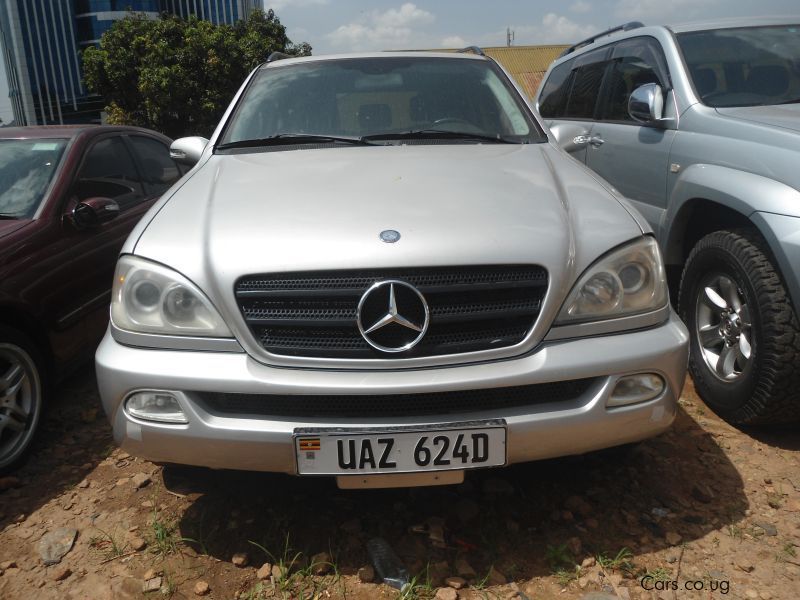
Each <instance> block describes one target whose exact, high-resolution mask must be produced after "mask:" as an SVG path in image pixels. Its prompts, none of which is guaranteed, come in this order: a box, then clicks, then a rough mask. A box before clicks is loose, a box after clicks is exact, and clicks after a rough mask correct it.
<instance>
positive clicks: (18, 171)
mask: <svg viewBox="0 0 800 600" xmlns="http://www.w3.org/2000/svg"><path fill="white" fill-rule="evenodd" d="M67 141H68V140H64V139H53V140H48V139H36V140H0V215H2V216H5V217H9V216H10V217H16V218H29V217H32V216H33V214H34V213H35V212H36V209H37V208H38V207H39V204H41V202H42V199H43V198H44V194H45V192H46V191H47V186H48V184H49V183H50V180H51V179H52V178H53V173H55V171H56V168H57V167H58V163H59V161H60V160H61V155H62V154H63V153H64V148H65V147H66V145H67Z"/></svg>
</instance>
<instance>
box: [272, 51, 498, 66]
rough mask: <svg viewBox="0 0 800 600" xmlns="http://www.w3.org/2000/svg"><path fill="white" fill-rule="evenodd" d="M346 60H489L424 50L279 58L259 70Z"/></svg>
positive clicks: (476, 55)
mask: <svg viewBox="0 0 800 600" xmlns="http://www.w3.org/2000/svg"><path fill="white" fill-rule="evenodd" d="M347 58H451V59H456V60H458V59H460V60H491V59H488V58H487V57H486V56H482V55H480V54H475V53H473V52H427V51H424V50H404V51H398V52H395V51H387V52H357V53H351V54H322V55H314V56H297V57H290V58H281V59H280V60H274V61H272V62H266V63H264V64H262V65H261V68H267V67H277V66H283V65H288V64H297V63H302V62H316V61H321V60H337V59H347Z"/></svg>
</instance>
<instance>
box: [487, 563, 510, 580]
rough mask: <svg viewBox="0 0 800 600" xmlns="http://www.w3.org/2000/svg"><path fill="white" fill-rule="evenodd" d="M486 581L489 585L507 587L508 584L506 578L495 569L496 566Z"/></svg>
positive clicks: (492, 568) (490, 570)
mask: <svg viewBox="0 0 800 600" xmlns="http://www.w3.org/2000/svg"><path fill="white" fill-rule="evenodd" d="M486 581H487V583H488V584H489V585H505V584H506V583H507V582H508V580H507V579H506V576H505V575H503V574H502V573H501V572H500V571H498V570H497V569H495V568H494V566H492V567H491V568H490V569H489V575H488V576H487V578H486Z"/></svg>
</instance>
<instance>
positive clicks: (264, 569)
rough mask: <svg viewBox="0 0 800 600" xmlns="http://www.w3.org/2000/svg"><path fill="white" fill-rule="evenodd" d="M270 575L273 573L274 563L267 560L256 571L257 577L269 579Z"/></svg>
mask: <svg viewBox="0 0 800 600" xmlns="http://www.w3.org/2000/svg"><path fill="white" fill-rule="evenodd" d="M270 575H272V564H270V563H268V562H266V563H264V564H263V565H261V567H259V569H258V571H256V577H258V578H259V579H262V580H263V579H269V577H270Z"/></svg>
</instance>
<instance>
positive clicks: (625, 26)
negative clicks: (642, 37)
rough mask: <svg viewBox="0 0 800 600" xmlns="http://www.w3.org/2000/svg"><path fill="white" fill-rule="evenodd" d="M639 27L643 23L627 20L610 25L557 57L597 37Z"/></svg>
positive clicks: (585, 44)
mask: <svg viewBox="0 0 800 600" xmlns="http://www.w3.org/2000/svg"><path fill="white" fill-rule="evenodd" d="M639 27H644V23H640V22H639V21H629V22H628V23H623V24H622V25H617V26H616V27H612V28H611V29H606V30H605V31H601V32H600V33H596V34H595V35H593V36H592V37H588V38H586V39H585V40H581V41H580V42H578V43H577V44H575V45H573V46H570V47H569V48H567V49H566V50H564V51H563V52H562V53H561V54H559V55H558V58H561V57H562V56H566V55H567V54H571V53H573V52H575V50H578V49H579V48H583V47H584V46H588V45H589V44H591V43H592V42H594V41H595V40H597V39H598V38H601V37H603V36H605V35H611V34H612V33H616V32H617V31H630V30H631V29H639Z"/></svg>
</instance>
